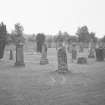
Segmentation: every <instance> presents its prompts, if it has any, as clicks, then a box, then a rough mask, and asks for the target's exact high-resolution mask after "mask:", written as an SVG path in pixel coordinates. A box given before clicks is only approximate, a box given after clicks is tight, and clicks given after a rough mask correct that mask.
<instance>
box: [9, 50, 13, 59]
mask: <svg viewBox="0 0 105 105" xmlns="http://www.w3.org/2000/svg"><path fill="white" fill-rule="evenodd" d="M9 60H13V52H12V50H10V57H9Z"/></svg>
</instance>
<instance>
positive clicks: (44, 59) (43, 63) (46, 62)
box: [40, 58, 48, 65]
mask: <svg viewBox="0 0 105 105" xmlns="http://www.w3.org/2000/svg"><path fill="white" fill-rule="evenodd" d="M46 64H48V59H47V58H41V60H40V65H46Z"/></svg>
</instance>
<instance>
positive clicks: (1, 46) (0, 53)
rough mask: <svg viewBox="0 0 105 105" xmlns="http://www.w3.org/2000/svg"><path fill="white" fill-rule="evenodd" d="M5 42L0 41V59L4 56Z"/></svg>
mask: <svg viewBox="0 0 105 105" xmlns="http://www.w3.org/2000/svg"><path fill="white" fill-rule="evenodd" d="M4 49H5V40H3V39H0V59H2V58H3V56H4Z"/></svg>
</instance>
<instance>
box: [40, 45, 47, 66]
mask: <svg viewBox="0 0 105 105" xmlns="http://www.w3.org/2000/svg"><path fill="white" fill-rule="evenodd" d="M40 64H41V65H45V64H48V59H47V45H46V44H43V46H42V53H41V60H40Z"/></svg>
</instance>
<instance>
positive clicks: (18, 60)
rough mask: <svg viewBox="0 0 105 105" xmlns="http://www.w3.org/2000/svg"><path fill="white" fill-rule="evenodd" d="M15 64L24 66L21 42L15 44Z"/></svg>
mask: <svg viewBox="0 0 105 105" xmlns="http://www.w3.org/2000/svg"><path fill="white" fill-rule="evenodd" d="M15 66H25V64H24V54H23V43H19V44H17V45H16V62H15Z"/></svg>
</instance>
